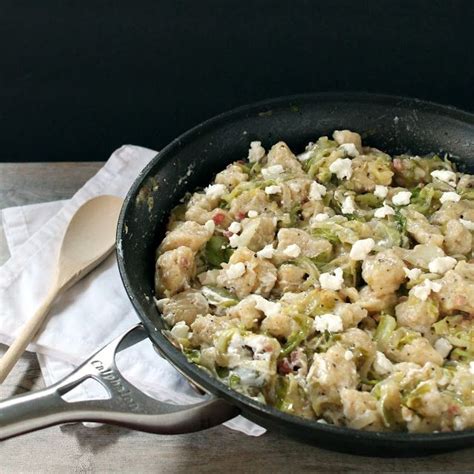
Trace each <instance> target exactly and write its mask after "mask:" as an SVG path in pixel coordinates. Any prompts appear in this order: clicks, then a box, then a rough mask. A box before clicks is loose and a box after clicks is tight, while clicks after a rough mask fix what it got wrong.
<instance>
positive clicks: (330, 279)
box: [319, 267, 344, 291]
mask: <svg viewBox="0 0 474 474" xmlns="http://www.w3.org/2000/svg"><path fill="white" fill-rule="evenodd" d="M319 284H320V285H321V288H322V289H323V290H334V291H338V290H340V289H341V288H342V285H343V284H344V278H343V276H342V268H339V267H338V268H335V269H334V270H333V271H332V272H330V273H321V275H320V276H319Z"/></svg>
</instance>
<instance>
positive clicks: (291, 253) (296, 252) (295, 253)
mask: <svg viewBox="0 0 474 474" xmlns="http://www.w3.org/2000/svg"><path fill="white" fill-rule="evenodd" d="M283 253H284V254H285V255H286V256H287V257H291V258H296V257H299V256H300V254H301V249H300V246H299V245H297V244H291V245H288V247H286V249H285V250H283Z"/></svg>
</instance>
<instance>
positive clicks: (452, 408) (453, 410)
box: [448, 405, 459, 416]
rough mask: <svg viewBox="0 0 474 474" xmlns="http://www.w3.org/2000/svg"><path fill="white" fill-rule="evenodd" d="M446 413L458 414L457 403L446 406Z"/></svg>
mask: <svg viewBox="0 0 474 474" xmlns="http://www.w3.org/2000/svg"><path fill="white" fill-rule="evenodd" d="M448 413H449V414H450V415H452V416H453V415H459V407H458V405H451V406H449V407H448Z"/></svg>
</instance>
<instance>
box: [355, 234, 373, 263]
mask: <svg viewBox="0 0 474 474" xmlns="http://www.w3.org/2000/svg"><path fill="white" fill-rule="evenodd" d="M374 247H375V241H374V239H362V240H358V241H357V242H354V245H353V246H352V248H351V252H350V254H349V257H350V258H351V259H352V260H365V258H366V257H367V255H369V253H370V252H371V251H372V249H373V248H374Z"/></svg>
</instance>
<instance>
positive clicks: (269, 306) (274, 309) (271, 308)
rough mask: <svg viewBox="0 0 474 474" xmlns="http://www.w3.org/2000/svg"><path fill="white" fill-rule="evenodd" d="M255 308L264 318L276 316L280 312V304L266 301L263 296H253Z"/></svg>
mask: <svg viewBox="0 0 474 474" xmlns="http://www.w3.org/2000/svg"><path fill="white" fill-rule="evenodd" d="M253 298H254V301H255V308H256V309H258V310H259V311H262V312H263V314H264V315H265V316H276V315H278V314H279V313H280V311H281V304H280V303H274V302H273V301H268V300H267V299H265V298H264V297H263V296H260V295H254V296H253Z"/></svg>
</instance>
